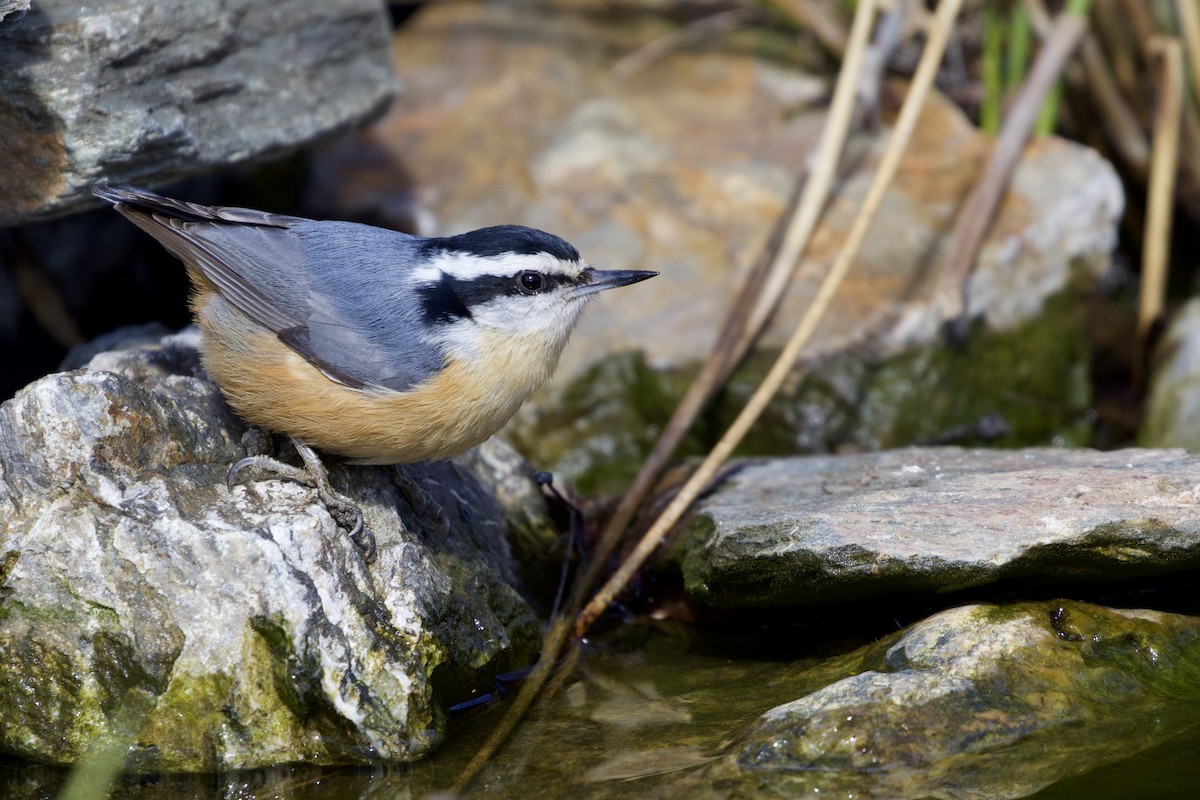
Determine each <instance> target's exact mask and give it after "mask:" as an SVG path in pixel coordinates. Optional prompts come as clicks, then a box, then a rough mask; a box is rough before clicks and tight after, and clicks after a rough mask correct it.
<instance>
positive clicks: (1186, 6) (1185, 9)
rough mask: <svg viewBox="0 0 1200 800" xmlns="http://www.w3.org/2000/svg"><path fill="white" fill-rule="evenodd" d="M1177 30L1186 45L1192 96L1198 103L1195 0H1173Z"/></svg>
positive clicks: (1199, 40)
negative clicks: (1177, 22) (1177, 23)
mask: <svg viewBox="0 0 1200 800" xmlns="http://www.w3.org/2000/svg"><path fill="white" fill-rule="evenodd" d="M1175 16H1176V17H1177V18H1178V19H1179V32H1180V33H1181V34H1182V35H1183V41H1184V44H1186V45H1187V61H1188V65H1189V66H1190V67H1191V73H1192V98H1193V99H1194V100H1195V101H1196V102H1197V103H1200V6H1197V4H1196V0H1175Z"/></svg>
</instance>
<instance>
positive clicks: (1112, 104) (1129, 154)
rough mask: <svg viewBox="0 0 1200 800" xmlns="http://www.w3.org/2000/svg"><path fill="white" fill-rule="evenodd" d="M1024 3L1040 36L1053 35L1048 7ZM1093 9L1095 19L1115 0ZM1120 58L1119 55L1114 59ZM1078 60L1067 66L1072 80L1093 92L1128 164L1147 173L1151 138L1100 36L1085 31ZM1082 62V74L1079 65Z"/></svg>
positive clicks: (1026, 0) (1031, 1) (1032, 1)
mask: <svg viewBox="0 0 1200 800" xmlns="http://www.w3.org/2000/svg"><path fill="white" fill-rule="evenodd" d="M1023 5H1024V6H1025V10H1026V11H1027V12H1028V14H1029V20H1030V22H1031V23H1032V25H1033V29H1034V32H1035V33H1036V34H1037V36H1038V38H1039V39H1043V40H1044V39H1045V38H1046V37H1048V36H1049V35H1050V29H1051V28H1052V27H1053V22H1052V21H1051V19H1050V14H1049V12H1047V11H1046V6H1045V4H1043V3H1042V0H1024V3H1023ZM1093 8H1094V11H1093V13H1092V17H1093V20H1096V19H1100V18H1102V16H1103V15H1102V14H1101V9H1102V8H1107V9H1109V10H1110V11H1111V10H1112V9H1113V8H1114V6H1113V4H1112V2H1111V1H1110V2H1106V3H1099V2H1097V3H1095V4H1094V5H1093ZM1121 55H1123V56H1125V60H1126V61H1129V60H1130V59H1129V53H1128V52H1125V51H1122V53H1121ZM1113 61H1114V62H1115V61H1117V59H1115V58H1114V59H1113ZM1079 62H1080V63H1079V64H1073V65H1071V66H1069V67H1068V70H1071V68H1072V67H1075V68H1076V69H1075V70H1073V71H1071V72H1070V75H1071V78H1072V83H1073V84H1074V86H1075V88H1077V89H1078V90H1081V91H1087V92H1090V93H1091V95H1092V98H1093V99H1094V100H1095V102H1096V108H1097V110H1099V112H1100V115H1101V116H1102V117H1103V118H1104V123H1105V124H1104V131H1105V133H1106V134H1107V136H1108V137H1109V139H1110V141H1111V142H1112V144H1113V146H1114V147H1115V148H1116V150H1117V152H1118V153H1120V155H1121V158H1122V159H1123V160H1124V161H1125V164H1126V165H1127V166H1129V168H1130V169H1131V170H1132V171H1133V173H1134V174H1135V175H1139V176H1142V177H1145V175H1146V170H1147V169H1149V165H1150V140H1149V139H1148V138H1147V137H1146V133H1145V131H1144V130H1143V129H1142V125H1141V123H1140V122H1138V118H1137V113H1136V112H1135V111H1134V110H1133V109H1132V108H1131V107H1130V106H1129V103H1127V102H1125V98H1124V96H1123V95H1122V94H1121V86H1122V84H1121V82H1120V79H1119V73H1117V72H1116V71H1115V65H1110V61H1109V58H1108V57H1106V56H1105V54H1104V49H1103V48H1102V47H1101V46H1100V42H1099V40H1098V39H1097V38H1096V36H1095V35H1093V34H1092V33H1091V32H1088V33H1085V34H1084V36H1083V41H1082V42H1081V43H1080V45H1079ZM1080 66H1082V70H1083V74H1082V75H1080V74H1079V71H1078V67H1080Z"/></svg>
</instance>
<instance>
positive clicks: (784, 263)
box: [573, 0, 875, 608]
mask: <svg viewBox="0 0 1200 800" xmlns="http://www.w3.org/2000/svg"><path fill="white" fill-rule="evenodd" d="M874 7H875V0H864V2H861V3H859V5H858V9H857V11H856V12H855V16H854V23H853V25H852V27H851V31H850V41H849V43H848V45H847V50H846V57H845V59H844V60H843V61H842V68H841V71H840V72H839V73H838V82H837V86H836V87H835V89H834V93H833V100H832V102H831V103H830V107H829V115H828V118H827V121H826V123H825V128H824V129H823V131H822V133H821V140H820V142H819V143H818V145H817V149H816V153H815V157H814V158H813V159H812V162H811V166H810V171H809V173H808V176H807V178H806V179H805V182H804V188H803V190H802V193H801V196H800V200H799V202H798V203H797V204H796V205H795V206H794V208H793V212H792V215H791V218H790V220H789V221H788V223H787V225H786V227H785V228H784V229H783V236H782V239H781V240H780V244H779V246H778V247H777V248H774V251H775V257H774V258H773V259H772V261H771V263H770V266H769V267H768V268H767V269H766V270H759V269H757V268H756V269H755V271H754V273H752V275H751V276H750V277H749V278H748V279H747V281H746V283H745V284H743V286H742V288H741V289H740V290H739V293H738V297H737V299H736V301H735V302H734V304H733V307H732V308H731V309H730V313H729V316H728V317H727V318H726V321H725V324H724V327H723V328H722V331H721V334H720V336H719V337H718V339H717V345H716V347H715V348H714V352H713V353H712V354H711V355H710V357H709V359H708V360H707V361H706V362H705V363H704V366H703V367H702V368H701V371H700V374H699V375H697V376H696V379H695V380H694V381H693V382H692V384H691V386H690V387H688V391H687V394H686V395H684V397H683V399H682V400H681V401H680V402H679V405H678V406H677V407H676V409H675V412H674V413H673V415H672V416H671V419H670V421H669V422H668V423H667V425H666V427H665V428H664V429H663V432H662V434H661V435H660V436H659V438H658V441H657V442H655V444H654V448H653V450H652V451H651V453H650V454H649V456H647V458H646V461H645V463H643V464H642V468H641V470H639V472H638V474H637V477H636V478H634V481H633V484H632V485H631V486H630V487H629V490H628V491H626V493H625V495H624V497H622V498H621V502H620V503H619V504H618V505H617V509H616V511H615V512H614V513H613V516H612V518H611V519H610V520H609V522H608V524H607V525H606V526H605V528H604V531H603V532H602V533H601V535H600V539H599V541H598V542H597V544H596V547H595V548H594V550H593V553H592V557H591V559H590V560H589V562H588V566H587V568H586V569H585V570H584V571H583V573H582V574H581V575H580V577H579V578H578V580H577V581H576V591H575V601H576V602H575V603H574V605H573V607H575V608H578V607H579V605H580V604H582V602H583V599H584V598H585V597H586V596H587V592H589V591H591V588H592V585H593V584H594V583H595V581H596V578H597V577H598V576H599V574H600V570H601V569H603V568H604V564H605V562H606V561H607V560H608V557H609V555H611V554H612V552H613V550H614V549H616V545H617V543H618V542H619V541H620V538H621V534H622V533H624V531H625V529H626V528H627V527H628V526H629V523H630V521H631V520H632V519H633V517H634V514H635V513H636V512H637V509H638V506H639V505H640V504H641V502H642V500H643V499H644V498H645V496H646V494H647V493H648V492H649V491H650V489H651V487H652V486H653V485H654V481H655V480H657V478H658V475H659V473H660V472H661V471H662V468H663V466H664V465H665V464H666V462H667V460H668V459H669V458H670V457H671V453H672V452H674V450H675V448H676V447H677V446H678V445H679V442H680V440H681V439H682V438H683V436H684V434H685V433H686V432H687V429H688V428H689V427H691V424H692V423H693V422H694V421H695V419H696V417H697V416H699V414H700V411H701V409H703V408H704V406H705V405H706V404H707V403H708V401H709V400H710V399H712V396H713V394H714V393H715V392H716V391H717V388H718V387H719V386H720V384H721V382H722V381H724V380H725V378H726V377H727V376H728V375H729V372H730V371H731V370H732V369H733V366H734V365H735V364H736V363H737V362H738V361H740V360H741V358H742V356H743V355H745V353H746V350H747V349H748V348H749V346H750V343H751V342H752V341H753V340H754V339H755V338H756V337H757V336H758V334H759V333H760V332H761V331H762V328H763V326H764V325H765V324H766V321H767V319H768V318H769V316H770V314H771V311H773V310H774V308H775V306H776V305H777V304H778V301H779V298H780V297H781V296H782V294H783V290H784V289H785V288H786V286H787V283H788V281H789V280H790V279H791V275H792V273H793V272H794V271H795V267H796V263H797V261H798V260H799V256H800V253H801V252H802V251H803V249H804V247H805V246H806V244H807V242H808V239H809V237H810V236H811V234H812V230H813V228H815V227H816V221H817V219H819V217H820V214H821V210H822V209H823V208H824V207H825V202H826V200H827V199H828V197H829V192H830V189H831V187H832V186H833V181H834V178H835V177H836V174H837V166H838V163H839V161H840V154H841V152H842V148H843V147H844V145H845V141H846V135H847V132H848V130H849V127H850V123H851V118H852V116H853V111H854V97H855V91H856V89H857V88H858V87H859V71H860V70H861V68H862V64H863V54H864V53H865V51H866V46H867V39H868V36H869V34H870V31H871V22H872V20H873V19H874Z"/></svg>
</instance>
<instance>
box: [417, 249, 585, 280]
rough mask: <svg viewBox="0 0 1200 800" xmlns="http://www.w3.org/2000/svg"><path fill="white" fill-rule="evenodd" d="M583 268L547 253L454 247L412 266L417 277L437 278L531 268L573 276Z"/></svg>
mask: <svg viewBox="0 0 1200 800" xmlns="http://www.w3.org/2000/svg"><path fill="white" fill-rule="evenodd" d="M583 268H584V265H583V263H582V260H581V261H562V260H560V259H558V258H555V257H554V256H552V255H550V254H549V253H532V254H523V253H504V254H502V255H498V256H476V255H471V254H469V253H463V252H460V251H455V250H443V251H441V252H438V253H436V254H435V255H433V256H432V257H431V258H430V260H429V263H428V264H426V265H425V266H421V267H418V268H417V269H414V270H413V272H412V276H413V278H414V280H417V281H436V280H438V279H439V277H440V276H441V274H442V273H443V272H444V273H446V274H447V275H453V276H454V277H455V278H458V279H459V280H464V281H469V280H471V279H472V278H480V277H483V276H487V275H493V276H505V275H515V274H516V273H518V272H520V271H521V270H524V269H532V270H538V271H541V272H557V273H561V274H564V275H568V276H570V277H576V276H578V275H579V274H580V273H581V272H582V271H583Z"/></svg>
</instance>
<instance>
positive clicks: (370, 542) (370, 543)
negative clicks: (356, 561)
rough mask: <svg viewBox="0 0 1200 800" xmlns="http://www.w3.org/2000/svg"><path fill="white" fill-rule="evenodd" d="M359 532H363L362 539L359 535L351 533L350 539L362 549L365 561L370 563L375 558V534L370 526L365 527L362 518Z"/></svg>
mask: <svg viewBox="0 0 1200 800" xmlns="http://www.w3.org/2000/svg"><path fill="white" fill-rule="evenodd" d="M358 532H359V534H362V541H359V536H358V535H356V534H354V533H351V534H350V541H352V542H354V544H355V546H356V547H358V549H359V550H361V551H362V556H363V561H365V562H367V563H368V564H370V563H371V562H372V561H374V560H375V534H374V533H372V532H371V529H370V528H364V527H363V525H362V522H361V520H360V522H359V525H358Z"/></svg>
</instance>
